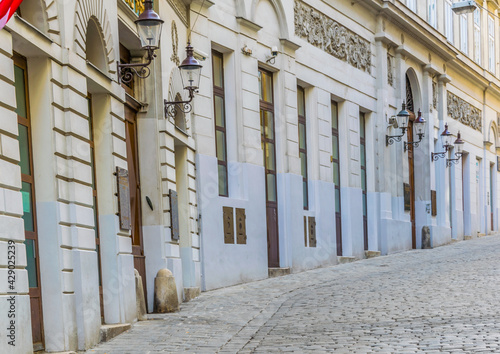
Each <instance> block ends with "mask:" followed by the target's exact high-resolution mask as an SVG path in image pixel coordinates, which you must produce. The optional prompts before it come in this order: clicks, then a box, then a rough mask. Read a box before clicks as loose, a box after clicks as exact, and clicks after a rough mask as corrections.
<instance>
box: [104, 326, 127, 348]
mask: <svg viewBox="0 0 500 354" xmlns="http://www.w3.org/2000/svg"><path fill="white" fill-rule="evenodd" d="M130 327H131V325H130V323H120V324H113V325H102V326H101V343H103V342H107V341H108V340H110V339H112V338H114V337H116V336H117V335H119V334H122V333H123V332H125V331H128V330H129V329H130Z"/></svg>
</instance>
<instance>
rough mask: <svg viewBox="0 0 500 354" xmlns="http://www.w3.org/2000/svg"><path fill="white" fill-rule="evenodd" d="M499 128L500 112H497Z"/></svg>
mask: <svg viewBox="0 0 500 354" xmlns="http://www.w3.org/2000/svg"><path fill="white" fill-rule="evenodd" d="M497 126H498V127H500V112H497ZM499 167H500V166H499Z"/></svg>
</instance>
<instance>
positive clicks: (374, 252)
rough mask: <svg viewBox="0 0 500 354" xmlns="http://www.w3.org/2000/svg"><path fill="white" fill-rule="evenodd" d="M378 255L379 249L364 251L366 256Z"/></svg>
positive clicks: (373, 256)
mask: <svg viewBox="0 0 500 354" xmlns="http://www.w3.org/2000/svg"><path fill="white" fill-rule="evenodd" d="M379 256H380V251H365V257H366V258H375V257H379Z"/></svg>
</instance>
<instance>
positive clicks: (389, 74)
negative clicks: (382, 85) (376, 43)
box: [387, 53, 394, 86]
mask: <svg viewBox="0 0 500 354" xmlns="http://www.w3.org/2000/svg"><path fill="white" fill-rule="evenodd" d="M387 83H388V84H389V85H390V86H394V70H393V68H392V56H391V55H390V54H389V53H387Z"/></svg>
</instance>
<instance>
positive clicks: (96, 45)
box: [85, 18, 108, 72]
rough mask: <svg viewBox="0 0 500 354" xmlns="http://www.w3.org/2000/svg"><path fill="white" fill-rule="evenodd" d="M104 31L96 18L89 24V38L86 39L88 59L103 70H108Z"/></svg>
mask: <svg viewBox="0 0 500 354" xmlns="http://www.w3.org/2000/svg"><path fill="white" fill-rule="evenodd" d="M101 33H102V31H101V29H100V27H99V25H98V24H97V22H96V20H95V19H94V18H91V19H90V20H89V23H88V25H87V38H86V40H85V45H86V53H87V60H88V61H89V62H90V63H92V64H93V65H95V66H96V67H97V68H98V69H100V70H101V71H102V72H107V71H108V68H107V60H106V53H105V50H104V48H105V46H104V40H103V38H102V35H101Z"/></svg>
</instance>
